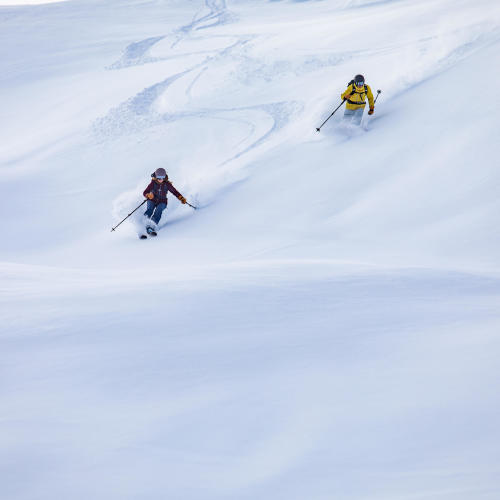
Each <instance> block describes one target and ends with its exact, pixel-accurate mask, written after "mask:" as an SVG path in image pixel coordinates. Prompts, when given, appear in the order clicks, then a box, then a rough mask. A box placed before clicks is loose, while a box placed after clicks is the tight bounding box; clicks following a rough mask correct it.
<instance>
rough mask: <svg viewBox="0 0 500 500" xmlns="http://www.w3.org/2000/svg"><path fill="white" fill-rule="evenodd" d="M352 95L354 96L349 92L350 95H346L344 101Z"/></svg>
mask: <svg viewBox="0 0 500 500" xmlns="http://www.w3.org/2000/svg"><path fill="white" fill-rule="evenodd" d="M351 96H352V94H348V95H346V96H344V101H347V99H350V98H351Z"/></svg>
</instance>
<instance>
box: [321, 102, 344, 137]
mask: <svg viewBox="0 0 500 500" xmlns="http://www.w3.org/2000/svg"><path fill="white" fill-rule="evenodd" d="M344 102H345V99H342V102H341V103H340V104H339V105H338V106H337V107H336V108H335V111H337V109H339V108H340V106H342V104H344ZM335 111H334V112H333V113H332V114H331V115H330V116H329V117H328V118H327V119H326V120H325V121H324V122H323V123H322V124H321V125H320V126H319V127H317V128H316V132H319V131H320V130H321V127H322V126H323V125H324V124H325V123H326V122H327V121H328V120H329V119H330V118H331V117H332V116H333V115H334V114H335Z"/></svg>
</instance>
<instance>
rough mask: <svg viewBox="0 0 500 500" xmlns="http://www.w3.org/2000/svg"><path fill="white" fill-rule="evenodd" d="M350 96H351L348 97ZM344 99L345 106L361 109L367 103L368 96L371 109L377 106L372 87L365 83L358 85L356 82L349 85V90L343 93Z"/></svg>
mask: <svg viewBox="0 0 500 500" xmlns="http://www.w3.org/2000/svg"><path fill="white" fill-rule="evenodd" d="M365 87H366V92H365ZM348 96H349V97H348ZM340 97H341V98H342V99H346V105H345V107H346V108H347V109H361V108H364V107H365V105H366V98H367V97H368V104H370V109H373V108H374V107H375V103H374V101H373V94H372V89H371V88H370V86H369V85H364V86H363V87H356V85H354V83H352V84H351V85H349V87H347V90H346V91H345V92H344V93H343V94H341V96H340Z"/></svg>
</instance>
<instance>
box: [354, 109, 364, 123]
mask: <svg viewBox="0 0 500 500" xmlns="http://www.w3.org/2000/svg"><path fill="white" fill-rule="evenodd" d="M364 110H365V108H359V109H357V110H356V111H354V118H353V119H352V122H353V123H354V125H361V120H362V118H363V111H364Z"/></svg>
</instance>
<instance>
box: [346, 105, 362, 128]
mask: <svg viewBox="0 0 500 500" xmlns="http://www.w3.org/2000/svg"><path fill="white" fill-rule="evenodd" d="M364 110H365V108H359V109H347V108H345V111H344V121H345V122H347V123H352V124H353V125H359V124H360V123H361V119H362V118H363V112H364Z"/></svg>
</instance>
